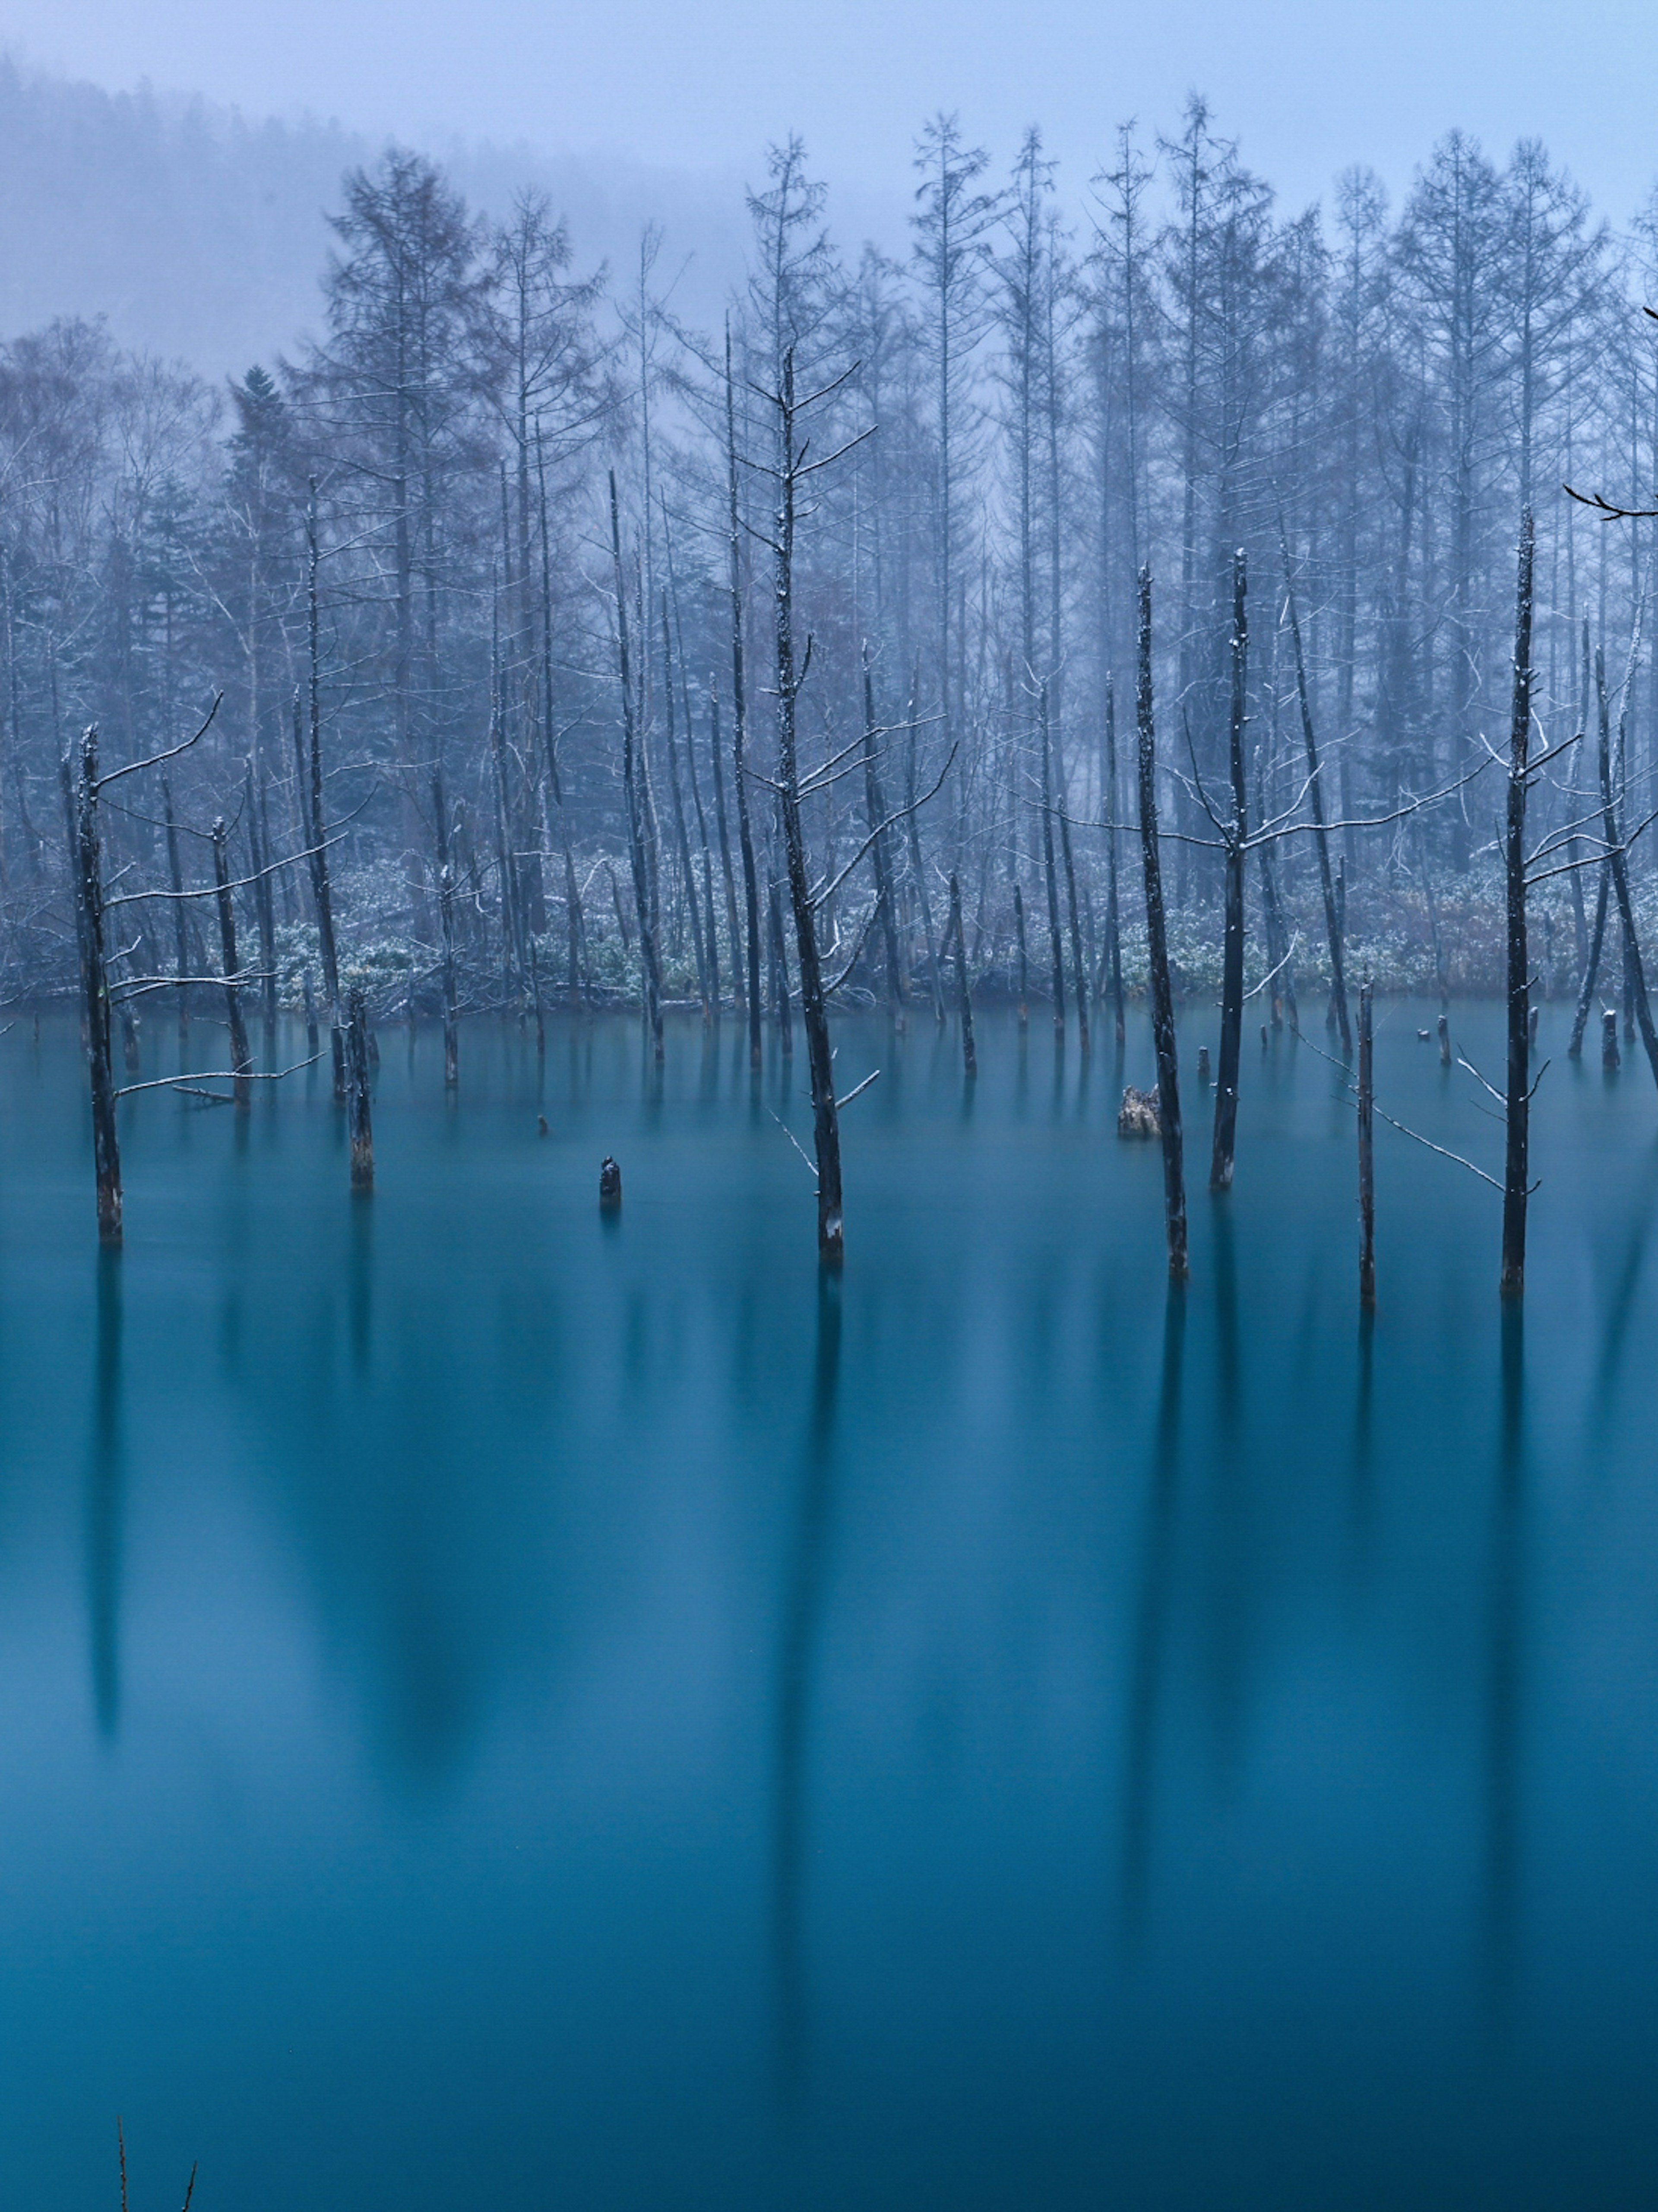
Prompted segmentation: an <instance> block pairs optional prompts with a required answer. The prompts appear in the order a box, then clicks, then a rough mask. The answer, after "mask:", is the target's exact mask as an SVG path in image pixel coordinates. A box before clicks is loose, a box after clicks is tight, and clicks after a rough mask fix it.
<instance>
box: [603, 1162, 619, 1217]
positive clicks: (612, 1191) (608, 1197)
mask: <svg viewBox="0 0 1658 2212" xmlns="http://www.w3.org/2000/svg"><path fill="white" fill-rule="evenodd" d="M621 1203H622V1170H621V1169H620V1168H619V1167H618V1166H617V1165H616V1162H615V1161H614V1160H613V1159H612V1158H610V1154H609V1153H608V1152H606V1153H605V1155H604V1158H603V1159H602V1160H601V1161H600V1162H599V1166H598V1205H599V1211H600V1212H603V1213H613V1212H616V1208H617V1207H618V1206H620V1205H621Z"/></svg>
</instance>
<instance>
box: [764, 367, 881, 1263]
mask: <svg viewBox="0 0 1658 2212" xmlns="http://www.w3.org/2000/svg"><path fill="white" fill-rule="evenodd" d="M849 374H851V372H850V371H847V373H846V374H843V375H841V376H839V377H837V378H835V380H834V381H833V382H831V383H829V384H828V385H825V386H823V388H822V390H820V391H818V392H814V393H812V394H811V396H810V397H809V398H805V399H799V398H797V397H796V393H795V388H794V349H793V346H790V347H789V348H788V349H787V350H786V352H785V354H784V356H783V360H782V376H781V389H780V391H778V392H767V393H764V394H762V397H763V398H766V399H767V400H768V403H769V404H770V405H772V406H773V407H774V409H775V410H776V416H777V460H776V463H775V465H774V466H771V467H768V468H767V469H766V470H765V473H766V474H767V475H768V476H769V477H771V478H772V479H773V481H774V483H775V485H776V488H777V504H776V508H775V513H774V529H775V531H776V536H775V537H774V539H773V540H772V551H773V553H774V556H775V557H776V562H777V572H776V574H777V580H776V610H777V633H776V635H777V795H778V812H779V815H780V820H781V824H782V831H783V851H784V859H785V861H786V867H787V872H788V885H789V898H790V901H791V903H792V904H793V908H794V937H795V947H796V951H797V954H798V957H799V969H800V1019H801V1025H802V1027H803V1028H804V1029H805V1033H806V1058H807V1065H808V1066H809V1067H810V1070H811V1110H812V1134H813V1139H814V1142H815V1146H816V1149H817V1251H818V1256H819V1257H820V1259H822V1260H823V1261H826V1262H827V1263H828V1264H829V1266H831V1267H835V1266H838V1265H839V1264H840V1261H841V1255H842V1252H843V1249H844V1232H843V1228H842V1223H841V1121H840V1109H839V1107H838V1105H837V1103H836V1100H835V1060H834V1054H833V1052H832V1051H831V1049H830V1045H829V1010H828V1008H827V1006H826V1005H825V1003H824V997H823V967H822V963H821V960H820V957H819V952H818V945H817V901H816V899H815V898H814V896H813V893H812V889H811V880H810V877H809V874H808V871H807V866H806V840H805V826H804V823H802V820H801V813H800V767H799V751H798V745H797V737H796V719H797V712H798V708H799V698H800V689H801V686H802V684H804V683H805V678H806V672H807V670H808V669H809V668H810V666H811V639H810V637H808V639H807V641H806V648H805V656H804V658H803V659H800V660H799V661H798V662H797V659H796V655H795V647H794V538H795V529H796V525H797V521H798V519H799V496H800V490H801V487H802V485H803V484H804V483H805V481H806V480H807V479H808V478H809V477H812V476H815V475H816V474H817V472H818V471H820V470H822V469H825V468H827V467H829V465H830V464H831V463H832V462H834V461H836V460H838V459H840V458H841V454H842V453H847V451H849V450H850V448H851V447H852V446H853V445H856V444H859V443H860V442H861V437H860V438H854V439H851V440H849V441H847V444H846V445H843V446H841V447H839V448H838V449H837V451H835V453H829V454H826V455H825V456H824V457H823V459H821V460H816V461H808V460H807V459H806V456H805V445H804V443H803V442H802V441H801V439H800V436H799V418H800V416H801V415H802V414H803V413H804V412H805V410H807V409H808V408H810V407H811V406H813V405H814V404H817V402H819V401H821V400H823V399H826V398H828V397H829V394H830V393H831V392H835V391H837V390H838V389H839V388H840V386H841V385H842V384H844V383H845V382H846V380H847V375H849ZM862 435H867V433H864V434H862Z"/></svg>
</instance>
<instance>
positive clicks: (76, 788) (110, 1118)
mask: <svg viewBox="0 0 1658 2212" xmlns="http://www.w3.org/2000/svg"><path fill="white" fill-rule="evenodd" d="M63 778H64V800H65V803H66V808H67V812H68V818H69V829H70V859H71V864H72V866H71V872H72V875H73V878H74V884H75V919H76V939H77V942H78V944H79V946H80V952H81V991H82V1014H83V1018H84V1021H85V1025H86V1037H87V1071H88V1077H89V1079H90V1083H91V1089H92V1155H93V1167H94V1174H95V1176H96V1178H97V1185H98V1234H99V1236H100V1238H101V1239H102V1241H103V1242H104V1243H106V1244H118V1243H120V1242H121V1146H120V1137H119V1133H118V1130H117V1128H116V1125H115V1062H114V1059H113V1055H112V1050H111V1042H110V1029H111V1025H110V1002H109V974H108V969H107V967H106V953H105V943H104V865H103V848H102V841H101V838H100V831H99V825H98V731H97V726H96V725H95V724H94V725H93V726H90V727H88V729H87V730H85V731H84V732H82V738H81V744H80V749H79V757H78V759H77V758H76V756H75V754H74V753H73V752H72V751H70V752H65V754H64V762H63Z"/></svg>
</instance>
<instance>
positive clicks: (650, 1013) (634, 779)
mask: <svg viewBox="0 0 1658 2212" xmlns="http://www.w3.org/2000/svg"><path fill="white" fill-rule="evenodd" d="M610 554H611V559H612V562H613V564H614V568H615V572H616V665H617V671H618V673H619V676H620V678H621V684H622V785H623V791H624V793H626V796H627V801H628V852H629V859H630V860H631V862H632V864H633V878H634V905H635V910H636V913H637V916H638V921H639V957H640V969H641V975H642V979H643V981H644V987H645V1021H646V1024H647V1028H648V1029H649V1030H650V1034H651V1050H652V1053H653V1055H654V1057H655V1058H656V1059H657V1060H660V1059H661V1058H662V1056H663V1047H662V973H661V969H660V968H659V966H658V964H657V950H656V931H655V927H654V925H653V912H652V899H651V880H650V872H649V867H648V864H647V859H646V852H645V822H644V801H643V799H642V798H641V761H640V757H639V739H638V733H637V731H636V729H635V722H634V685H633V671H632V668H631V665H630V663H629V653H628V588H627V580H626V579H625V578H624V576H623V573H622V513H621V508H620V507H619V506H618V504H617V501H616V471H615V470H614V469H612V470H611V471H610Z"/></svg>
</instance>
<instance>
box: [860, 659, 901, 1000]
mask: <svg viewBox="0 0 1658 2212" xmlns="http://www.w3.org/2000/svg"><path fill="white" fill-rule="evenodd" d="M880 735H881V732H880V731H879V729H878V727H877V726H876V721H875V677H874V672H873V671H872V668H871V665H870V653H869V647H868V646H867V645H865V647H864V809H865V813H866V814H867V815H868V817H869V834H870V841H871V842H870V854H871V858H872V863H873V866H874V870H875V902H876V904H877V906H878V908H880V913H881V943H882V951H883V957H884V962H885V966H886V971H887V978H886V981H887V1007H888V1011H889V1012H890V1014H891V1017H892V1020H893V1024H894V1026H895V1027H896V1028H897V1029H899V1030H902V1028H903V1026H904V970H903V963H902V960H901V959H900V958H899V957H898V918H897V915H896V914H895V912H894V911H893V897H892V872H891V870H890V867H889V866H888V865H887V845H886V802H885V800H884V798H883V797H882V793H881V777H880V772H879V770H878V768H877V767H876V763H875V747H876V740H877V738H878V737H879V736H880Z"/></svg>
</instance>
